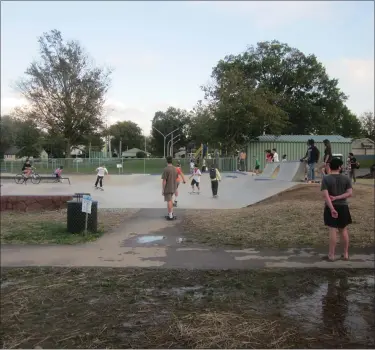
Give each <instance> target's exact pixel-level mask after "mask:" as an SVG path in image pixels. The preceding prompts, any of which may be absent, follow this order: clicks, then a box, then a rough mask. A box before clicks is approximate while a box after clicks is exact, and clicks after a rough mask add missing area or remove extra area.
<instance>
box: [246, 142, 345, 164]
mask: <svg viewBox="0 0 375 350" xmlns="http://www.w3.org/2000/svg"><path fill="white" fill-rule="evenodd" d="M309 139H313V140H314V141H315V145H316V146H317V147H318V149H319V150H320V154H321V159H322V158H323V153H324V144H323V140H325V139H327V140H329V141H330V142H331V145H332V153H334V154H342V155H343V156H344V159H346V156H347V155H348V153H349V152H351V149H352V139H351V138H346V137H342V136H339V135H278V136H276V135H262V136H259V137H257V138H255V139H254V140H252V141H251V142H250V143H249V145H248V147H247V168H248V169H254V166H255V159H256V158H258V160H259V162H260V166H261V168H264V166H265V157H266V155H265V150H267V149H270V150H272V148H276V150H277V153H278V154H279V159H280V161H281V158H282V156H283V155H284V154H286V155H287V160H288V161H292V160H300V159H301V158H302V157H304V156H305V154H306V151H307V141H308V140H309Z"/></svg>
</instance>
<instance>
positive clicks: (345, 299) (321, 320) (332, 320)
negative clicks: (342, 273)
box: [282, 275, 375, 342]
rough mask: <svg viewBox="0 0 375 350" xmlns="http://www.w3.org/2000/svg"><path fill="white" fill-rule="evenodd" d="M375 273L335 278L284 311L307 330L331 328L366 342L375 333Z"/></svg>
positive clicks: (291, 303)
mask: <svg viewBox="0 0 375 350" xmlns="http://www.w3.org/2000/svg"><path fill="white" fill-rule="evenodd" d="M374 307H375V298H374V276H371V275H368V276H363V277H349V278H345V277H341V278H338V277H337V278H332V279H330V280H329V281H328V282H325V283H323V284H321V285H320V286H319V287H318V288H317V289H316V290H315V292H314V293H313V294H311V295H307V296H303V297H301V298H299V299H297V300H292V301H290V302H289V303H287V304H286V305H285V309H284V310H283V311H282V313H283V314H284V315H285V316H287V317H292V318H294V319H295V320H298V321H300V322H299V324H300V326H301V327H302V328H304V330H305V331H307V332H310V331H313V330H316V331H328V332H335V333H337V334H339V335H341V336H344V335H345V336H350V337H351V338H352V339H353V340H355V341H360V342H363V341H364V342H365V341H366V340H368V339H373V335H374V327H375V322H374Z"/></svg>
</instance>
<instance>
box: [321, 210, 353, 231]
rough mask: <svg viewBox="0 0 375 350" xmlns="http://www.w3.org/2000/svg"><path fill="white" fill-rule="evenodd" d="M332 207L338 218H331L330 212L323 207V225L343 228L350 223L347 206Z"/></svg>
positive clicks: (350, 218)
mask: <svg viewBox="0 0 375 350" xmlns="http://www.w3.org/2000/svg"><path fill="white" fill-rule="evenodd" d="M333 207H334V208H335V209H336V211H337V213H338V214H339V216H338V218H333V217H332V215H331V210H330V209H329V208H328V207H327V206H325V207H324V215H323V217H324V225H326V226H328V227H332V228H345V227H346V226H348V225H350V224H351V223H352V217H351V215H350V211H349V207H348V206H347V205H334V206H333Z"/></svg>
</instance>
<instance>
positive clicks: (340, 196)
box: [321, 158, 353, 261]
mask: <svg viewBox="0 0 375 350" xmlns="http://www.w3.org/2000/svg"><path fill="white" fill-rule="evenodd" d="M342 165H343V162H342V160H341V159H338V158H333V159H332V160H331V174H330V175H327V176H324V177H323V178H322V185H321V191H322V192H323V195H324V200H325V208H324V224H325V225H326V226H328V228H329V253H328V256H326V257H324V259H325V260H328V261H334V260H335V248H336V240H337V231H338V232H339V233H340V234H341V237H342V239H341V241H342V242H343V244H344V249H343V255H342V259H343V260H348V259H349V253H348V249H349V234H348V228H347V227H348V225H350V224H351V223H352V218H351V216H350V211H349V206H348V202H347V198H349V197H351V196H352V192H353V190H352V183H351V180H350V179H349V178H348V177H347V176H345V175H343V174H340V171H341V168H342Z"/></svg>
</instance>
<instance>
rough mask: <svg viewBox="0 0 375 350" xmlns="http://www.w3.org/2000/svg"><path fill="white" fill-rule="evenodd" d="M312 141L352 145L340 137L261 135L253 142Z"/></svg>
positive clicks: (347, 139)
mask: <svg viewBox="0 0 375 350" xmlns="http://www.w3.org/2000/svg"><path fill="white" fill-rule="evenodd" d="M309 139H313V140H314V141H315V142H323V140H326V139H327V140H329V141H330V142H331V143H335V142H336V143H338V142H340V143H352V139H351V138H347V137H343V136H340V135H279V136H275V135H262V136H258V137H257V138H256V139H255V140H254V141H259V142H305V143H306V142H307V141H308V140H309Z"/></svg>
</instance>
